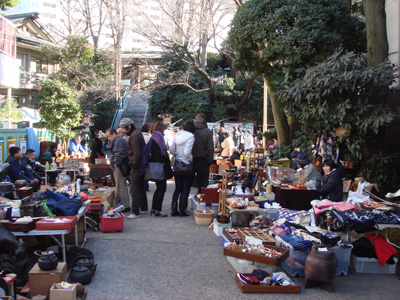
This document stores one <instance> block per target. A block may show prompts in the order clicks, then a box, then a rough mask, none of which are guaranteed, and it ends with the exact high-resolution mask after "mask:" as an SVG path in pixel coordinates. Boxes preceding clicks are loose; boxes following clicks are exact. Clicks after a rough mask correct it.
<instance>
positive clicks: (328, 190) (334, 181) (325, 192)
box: [317, 159, 345, 202]
mask: <svg viewBox="0 0 400 300" xmlns="http://www.w3.org/2000/svg"><path fill="white" fill-rule="evenodd" d="M335 167H336V164H335V162H334V161H333V160H331V159H327V160H325V161H324V162H323V164H322V169H323V170H324V173H325V174H324V176H323V178H322V181H321V183H320V184H319V185H317V190H318V193H319V194H320V195H321V196H322V198H323V199H329V200H331V201H334V202H340V201H342V200H343V180H342V178H343V177H344V175H345V169H344V168H343V167H340V168H338V169H336V168H335Z"/></svg>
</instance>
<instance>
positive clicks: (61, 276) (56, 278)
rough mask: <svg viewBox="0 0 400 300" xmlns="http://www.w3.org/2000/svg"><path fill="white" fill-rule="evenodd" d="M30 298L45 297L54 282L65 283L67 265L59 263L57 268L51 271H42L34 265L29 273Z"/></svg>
mask: <svg viewBox="0 0 400 300" xmlns="http://www.w3.org/2000/svg"><path fill="white" fill-rule="evenodd" d="M28 276H29V286H30V296H31V297H33V296H36V295H39V294H40V295H45V296H47V294H48V293H49V289H50V287H51V286H52V285H53V283H55V282H61V281H67V263H65V262H59V263H58V266H57V268H55V269H54V270H51V271H43V270H41V269H40V268H39V265H38V264H35V265H34V266H33V268H32V269H31V270H30V271H29V274H28Z"/></svg>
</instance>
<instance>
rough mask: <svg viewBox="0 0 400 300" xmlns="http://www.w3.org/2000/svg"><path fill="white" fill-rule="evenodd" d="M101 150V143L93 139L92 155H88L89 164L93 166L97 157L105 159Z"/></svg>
mask: <svg viewBox="0 0 400 300" xmlns="http://www.w3.org/2000/svg"><path fill="white" fill-rule="evenodd" d="M102 148H103V143H102V142H101V140H100V139H98V138H94V141H93V144H92V153H90V158H89V163H91V164H95V163H96V158H99V155H101V156H103V157H105V154H104V153H103V150H102Z"/></svg>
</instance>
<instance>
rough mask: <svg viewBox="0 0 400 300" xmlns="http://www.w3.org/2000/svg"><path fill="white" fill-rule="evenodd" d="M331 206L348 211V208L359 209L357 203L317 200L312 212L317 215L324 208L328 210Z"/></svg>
mask: <svg viewBox="0 0 400 300" xmlns="http://www.w3.org/2000/svg"><path fill="white" fill-rule="evenodd" d="M332 207H334V208H336V209H337V210H338V211H348V210H359V209H360V207H359V206H358V205H354V204H351V203H345V202H332V201H318V202H317V204H315V205H314V212H315V214H316V215H318V214H320V213H322V212H324V211H326V210H330V209H331V208H332Z"/></svg>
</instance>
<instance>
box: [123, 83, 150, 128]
mask: <svg viewBox="0 0 400 300" xmlns="http://www.w3.org/2000/svg"><path fill="white" fill-rule="evenodd" d="M149 97H150V93H149V92H146V91H134V92H132V93H131V95H130V98H128V99H126V101H127V102H126V107H125V110H124V111H123V112H122V116H121V118H130V119H132V120H133V121H134V122H135V126H136V128H139V129H140V128H142V126H143V124H145V123H147V122H149V121H150V118H149V117H148V106H149V105H148V104H147V100H148V99H149Z"/></svg>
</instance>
